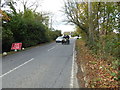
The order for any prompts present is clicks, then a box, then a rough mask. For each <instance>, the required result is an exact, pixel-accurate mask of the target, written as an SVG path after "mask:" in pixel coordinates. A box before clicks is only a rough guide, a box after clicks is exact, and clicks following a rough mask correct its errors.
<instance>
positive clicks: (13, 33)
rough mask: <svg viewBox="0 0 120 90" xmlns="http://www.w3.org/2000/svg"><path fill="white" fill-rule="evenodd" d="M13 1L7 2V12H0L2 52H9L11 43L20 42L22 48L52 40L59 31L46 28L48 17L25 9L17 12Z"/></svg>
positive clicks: (59, 33)
mask: <svg viewBox="0 0 120 90" xmlns="http://www.w3.org/2000/svg"><path fill="white" fill-rule="evenodd" d="M15 3H16V2H14V1H11V2H7V3H6V4H5V5H7V6H9V10H7V11H6V10H5V11H2V10H1V12H0V13H1V14H2V46H3V48H2V49H3V51H10V48H11V44H12V43H13V42H22V43H23V47H30V46H33V45H37V44H40V43H44V42H49V41H51V40H54V39H55V38H56V37H57V36H59V35H61V31H58V30H55V31H53V30H50V29H49V28H48V24H49V23H48V22H49V16H48V15H47V14H41V13H38V12H35V10H33V9H29V8H25V7H27V6H26V4H24V8H25V9H24V11H19V12H18V11H17V9H16V8H15Z"/></svg>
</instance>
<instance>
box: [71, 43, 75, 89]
mask: <svg viewBox="0 0 120 90" xmlns="http://www.w3.org/2000/svg"><path fill="white" fill-rule="evenodd" d="M74 50H75V43H74V46H73V60H72V70H71V78H70V88H73V84H74V63H75V62H74V61H75V55H74V54H75V51H74Z"/></svg>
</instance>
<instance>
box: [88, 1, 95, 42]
mask: <svg viewBox="0 0 120 90" xmlns="http://www.w3.org/2000/svg"><path fill="white" fill-rule="evenodd" d="M92 15H93V14H92V2H91V0H88V16H89V40H90V42H94V32H93V22H92Z"/></svg>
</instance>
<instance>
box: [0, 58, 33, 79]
mask: <svg viewBox="0 0 120 90" xmlns="http://www.w3.org/2000/svg"><path fill="white" fill-rule="evenodd" d="M32 60H34V58H32V59H30V60H28V61H26V62H25V63H23V64H21V65H19V66H17V67H16V68H14V69H12V70H10V71H8V72H7V73H5V74H3V75H1V76H0V78H2V77H4V76H6V75H7V74H9V73H11V72H13V71H15V70H16V69H18V68H20V67H22V66H23V65H25V64H27V63H29V62H30V61H32Z"/></svg>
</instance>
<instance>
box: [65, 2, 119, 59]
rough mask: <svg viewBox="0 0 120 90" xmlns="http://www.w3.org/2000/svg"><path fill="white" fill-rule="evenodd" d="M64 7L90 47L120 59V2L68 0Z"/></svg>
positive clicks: (69, 19) (70, 20)
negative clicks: (79, 0)
mask: <svg viewBox="0 0 120 90" xmlns="http://www.w3.org/2000/svg"><path fill="white" fill-rule="evenodd" d="M64 8H65V14H66V15H67V18H68V22H72V23H74V24H75V25H76V26H77V31H78V32H79V33H80V34H81V33H82V36H83V37H84V39H85V41H86V44H87V45H88V46H89V47H90V49H92V50H93V51H94V52H95V53H97V54H100V53H101V54H103V55H104V56H105V57H106V56H108V55H112V56H114V57H117V58H118V59H120V2H78V0H68V1H66V2H65V7H64Z"/></svg>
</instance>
